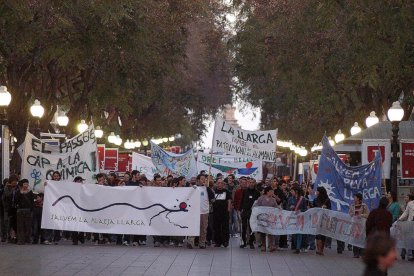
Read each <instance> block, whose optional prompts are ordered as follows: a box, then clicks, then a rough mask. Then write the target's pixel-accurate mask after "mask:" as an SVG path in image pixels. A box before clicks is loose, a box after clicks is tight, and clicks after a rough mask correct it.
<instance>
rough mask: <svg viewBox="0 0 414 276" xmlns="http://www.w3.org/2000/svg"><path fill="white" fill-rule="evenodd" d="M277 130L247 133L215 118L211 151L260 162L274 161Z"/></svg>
mask: <svg viewBox="0 0 414 276" xmlns="http://www.w3.org/2000/svg"><path fill="white" fill-rule="evenodd" d="M276 136H277V129H275V130H269V131H259V130H258V131H248V130H244V129H241V128H239V127H236V126H233V125H231V124H229V123H227V122H226V121H224V120H222V119H219V118H217V119H216V122H215V126H214V137H213V150H214V151H215V152H225V153H228V154H231V155H235V156H243V157H249V158H253V159H259V160H262V161H271V162H275V161H276Z"/></svg>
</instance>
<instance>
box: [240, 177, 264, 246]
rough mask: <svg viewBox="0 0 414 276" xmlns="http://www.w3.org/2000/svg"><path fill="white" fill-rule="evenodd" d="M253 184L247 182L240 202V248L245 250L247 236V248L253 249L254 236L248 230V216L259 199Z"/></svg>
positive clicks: (258, 193)
mask: <svg viewBox="0 0 414 276" xmlns="http://www.w3.org/2000/svg"><path fill="white" fill-rule="evenodd" d="M255 186H256V185H255V183H254V182H253V181H252V182H249V187H248V188H247V189H245V190H243V195H242V199H241V202H240V216H241V219H242V240H243V244H242V245H241V246H240V248H245V247H246V245H247V236H249V246H250V248H251V249H254V244H253V243H254V234H253V232H252V230H251V228H250V216H251V215H252V206H253V203H254V202H255V201H256V200H257V199H258V198H259V197H260V192H259V191H258V190H256V187H255ZM248 233H249V234H248Z"/></svg>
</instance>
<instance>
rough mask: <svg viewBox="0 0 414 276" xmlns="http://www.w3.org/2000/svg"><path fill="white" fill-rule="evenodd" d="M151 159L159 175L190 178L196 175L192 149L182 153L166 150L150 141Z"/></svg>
mask: <svg viewBox="0 0 414 276" xmlns="http://www.w3.org/2000/svg"><path fill="white" fill-rule="evenodd" d="M151 159H152V163H154V166H155V167H156V168H157V169H158V171H159V172H160V174H161V175H170V174H171V175H173V176H174V177H179V176H185V177H186V178H190V177H193V176H196V175H197V164H196V161H195V158H194V153H193V150H189V151H187V152H185V153H183V154H175V153H172V152H167V151H165V150H164V149H163V148H161V147H160V146H158V145H156V144H155V143H153V142H151Z"/></svg>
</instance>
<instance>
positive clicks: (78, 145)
mask: <svg viewBox="0 0 414 276" xmlns="http://www.w3.org/2000/svg"><path fill="white" fill-rule="evenodd" d="M97 159H98V154H97V146H96V138H95V130H94V128H93V125H91V126H89V128H88V129H87V130H86V131H85V132H82V133H80V134H78V135H76V136H75V137H73V138H72V139H69V140H66V141H65V142H63V143H61V144H59V145H51V144H48V143H45V142H42V141H41V140H40V139H38V138H36V137H35V136H34V135H33V134H31V133H29V132H27V133H26V139H25V141H24V149H23V158H22V178H26V179H28V180H29V183H30V186H31V188H33V189H34V190H35V191H38V192H42V191H43V189H44V187H43V185H44V182H45V181H46V180H51V179H52V175H53V172H54V171H58V172H59V173H60V174H61V176H62V180H71V181H72V180H73V179H74V178H75V177H76V176H81V177H83V178H84V179H85V180H86V181H88V182H94V177H95V174H97V173H98V165H97V162H98V161H97Z"/></svg>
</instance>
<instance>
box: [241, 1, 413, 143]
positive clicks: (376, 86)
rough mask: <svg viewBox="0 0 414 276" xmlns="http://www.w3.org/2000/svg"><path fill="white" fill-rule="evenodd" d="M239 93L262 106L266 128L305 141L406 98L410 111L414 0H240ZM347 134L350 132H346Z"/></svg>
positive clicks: (316, 139)
mask: <svg viewBox="0 0 414 276" xmlns="http://www.w3.org/2000/svg"><path fill="white" fill-rule="evenodd" d="M235 3H236V4H237V5H238V8H239V9H240V10H241V14H242V20H240V22H239V24H238V29H237V35H236V36H235V38H234V39H233V47H234V51H235V67H234V68H235V74H236V76H237V78H238V80H239V95H241V97H243V98H244V99H245V100H247V101H249V102H251V103H252V104H253V105H255V106H258V107H261V109H262V114H261V118H262V125H263V126H264V127H266V128H268V127H278V128H279V133H280V135H281V136H282V138H285V139H286V138H290V139H292V140H293V141H294V142H298V143H302V144H307V145H308V146H310V145H312V144H313V143H316V142H319V141H320V138H321V136H322V135H323V133H324V132H325V131H326V132H327V133H330V134H335V133H336V131H337V130H338V129H340V128H348V127H351V126H352V124H353V122H355V121H357V122H360V124H361V123H362V122H364V121H365V118H366V117H367V116H368V114H369V112H370V111H372V110H374V111H376V112H377V114H378V116H379V117H381V116H383V115H385V114H386V111H387V110H388V108H389V107H390V106H391V104H392V102H393V101H396V100H397V99H399V97H400V96H401V95H404V98H403V102H402V106H403V108H404V109H405V110H406V112H405V113H406V118H405V119H408V117H409V116H410V114H411V112H412V109H413V104H414V100H413V90H414V29H413V26H414V3H413V2H412V1H397V0H395V1H388V0H378V1H344V0H336V1H334V0H331V1H313V0H290V1H280V0H267V1H261V0H246V1H235ZM343 131H345V132H348V129H345V130H344V129H343Z"/></svg>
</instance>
